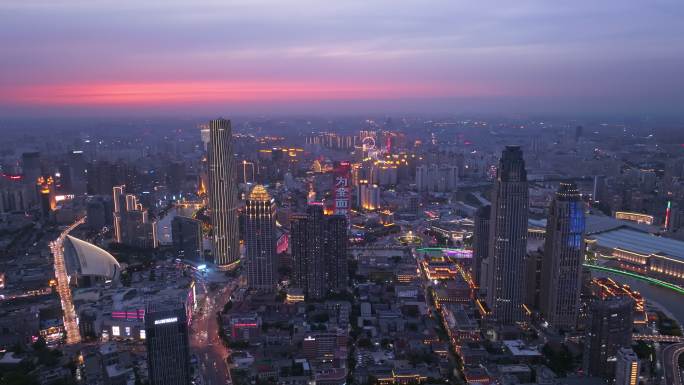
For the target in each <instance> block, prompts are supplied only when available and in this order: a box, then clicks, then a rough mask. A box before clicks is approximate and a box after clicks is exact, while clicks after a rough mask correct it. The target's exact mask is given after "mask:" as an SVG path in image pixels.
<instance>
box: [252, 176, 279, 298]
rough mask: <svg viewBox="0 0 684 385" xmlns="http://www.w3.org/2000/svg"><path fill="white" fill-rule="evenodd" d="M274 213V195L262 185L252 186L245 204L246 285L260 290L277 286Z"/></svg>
mask: <svg viewBox="0 0 684 385" xmlns="http://www.w3.org/2000/svg"><path fill="white" fill-rule="evenodd" d="M275 214H276V207H275V201H274V200H273V198H271V196H270V195H269V194H268V192H267V191H266V189H265V188H264V186H262V185H257V186H255V187H254V188H253V189H252V192H251V193H250V194H249V196H248V198H247V202H246V207H245V245H246V256H247V284H248V285H249V287H250V288H252V289H257V290H259V291H267V292H268V291H274V290H275V287H276V281H277V274H278V267H277V265H278V264H277V259H276V250H275V249H276V233H275V231H276V229H275Z"/></svg>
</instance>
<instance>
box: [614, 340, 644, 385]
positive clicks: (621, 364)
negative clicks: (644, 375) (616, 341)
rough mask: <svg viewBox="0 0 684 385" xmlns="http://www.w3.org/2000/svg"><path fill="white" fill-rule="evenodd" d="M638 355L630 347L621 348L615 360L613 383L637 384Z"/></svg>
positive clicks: (621, 384)
mask: <svg viewBox="0 0 684 385" xmlns="http://www.w3.org/2000/svg"><path fill="white" fill-rule="evenodd" d="M639 369H640V365H639V357H637V355H636V353H634V350H632V348H629V347H627V348H621V349H620V350H618V353H617V360H616V361H615V385H638V384H639Z"/></svg>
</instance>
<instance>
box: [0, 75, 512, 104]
mask: <svg viewBox="0 0 684 385" xmlns="http://www.w3.org/2000/svg"><path fill="white" fill-rule="evenodd" d="M500 95H502V92H501V91H499V90H497V89H495V88H492V87H488V86H482V85H477V84H463V85H452V84H434V83H432V84H430V83H396V82H385V83H369V82H363V83H350V82H315V81H217V82H209V81H199V82H198V81H180V82H103V83H73V84H48V85H26V86H15V87H5V88H3V89H2V90H1V91H0V103H6V104H12V105H25V106H30V105H52V106H70V105H72V106H89V105H92V106H107V105H167V104H175V103H204V102H207V103H212V102H262V101H309V100H333V101H334V100H367V99H401V98H442V97H464V96H465V97H481V96H500Z"/></svg>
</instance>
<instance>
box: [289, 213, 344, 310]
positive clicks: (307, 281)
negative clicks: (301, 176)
mask: <svg viewBox="0 0 684 385" xmlns="http://www.w3.org/2000/svg"><path fill="white" fill-rule="evenodd" d="M347 242H348V240H347V220H346V218H345V217H344V216H341V215H333V216H329V217H325V216H324V215H323V207H322V206H320V205H309V206H308V208H307V212H306V214H298V215H295V216H294V217H293V218H292V225H291V236H290V245H291V247H292V259H293V278H294V280H293V281H294V284H295V286H296V287H299V288H301V289H302V290H303V292H304V295H305V296H306V298H307V299H317V298H322V297H323V296H325V294H326V293H327V291H328V290H332V291H344V290H346V288H347V276H348V272H347Z"/></svg>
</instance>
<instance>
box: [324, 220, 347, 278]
mask: <svg viewBox="0 0 684 385" xmlns="http://www.w3.org/2000/svg"><path fill="white" fill-rule="evenodd" d="M348 242H349V238H348V237H347V217H345V216H344V215H333V216H331V217H328V218H327V220H326V223H325V254H326V264H327V266H328V279H327V280H326V282H327V284H328V289H329V290H332V291H337V292H343V291H346V290H347V284H348V282H347V281H348V277H349V268H348V266H347V243H348Z"/></svg>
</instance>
